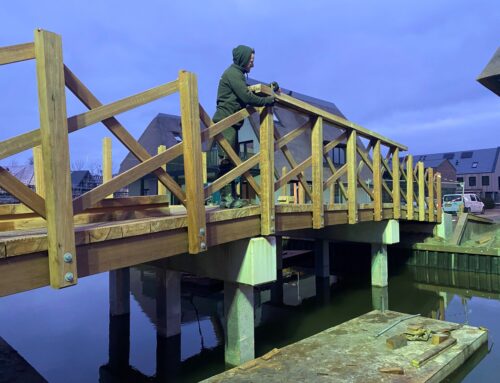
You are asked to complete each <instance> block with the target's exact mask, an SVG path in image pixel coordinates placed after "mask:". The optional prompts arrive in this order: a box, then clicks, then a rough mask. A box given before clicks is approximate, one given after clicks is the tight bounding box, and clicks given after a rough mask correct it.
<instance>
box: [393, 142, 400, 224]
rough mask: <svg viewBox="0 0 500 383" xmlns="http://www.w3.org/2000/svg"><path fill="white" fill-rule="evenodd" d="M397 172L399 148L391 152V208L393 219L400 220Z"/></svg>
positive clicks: (398, 172)
mask: <svg viewBox="0 0 500 383" xmlns="http://www.w3.org/2000/svg"><path fill="white" fill-rule="evenodd" d="M400 178H401V175H400V170H399V148H394V150H393V151H392V206H393V212H394V219H399V218H401V195H400V193H401V184H400Z"/></svg>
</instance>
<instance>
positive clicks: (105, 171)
mask: <svg viewBox="0 0 500 383" xmlns="http://www.w3.org/2000/svg"><path fill="white" fill-rule="evenodd" d="M112 158H113V156H112V149H111V137H104V138H103V139H102V183H105V182H109V181H110V180H111V178H113V164H112V161H113V160H112ZM106 198H113V194H110V195H108V196H107V197H106Z"/></svg>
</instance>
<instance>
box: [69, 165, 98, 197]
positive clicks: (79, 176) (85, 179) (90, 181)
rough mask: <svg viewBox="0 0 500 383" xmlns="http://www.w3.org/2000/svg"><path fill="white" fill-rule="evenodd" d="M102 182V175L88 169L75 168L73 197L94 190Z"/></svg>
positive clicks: (72, 177) (72, 183)
mask: <svg viewBox="0 0 500 383" xmlns="http://www.w3.org/2000/svg"><path fill="white" fill-rule="evenodd" d="M100 184H102V176H98V175H93V174H91V173H90V172H89V171H88V170H73V171H72V172H71V189H72V190H73V198H74V197H78V196H80V195H82V194H84V193H86V192H88V191H89V190H92V189H93V188H95V187H96V186H98V185H100Z"/></svg>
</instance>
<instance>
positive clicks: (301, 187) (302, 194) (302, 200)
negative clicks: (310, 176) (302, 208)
mask: <svg viewBox="0 0 500 383" xmlns="http://www.w3.org/2000/svg"><path fill="white" fill-rule="evenodd" d="M298 199H299V204H305V203H306V191H305V189H304V185H302V184H301V183H300V182H299V189H298Z"/></svg>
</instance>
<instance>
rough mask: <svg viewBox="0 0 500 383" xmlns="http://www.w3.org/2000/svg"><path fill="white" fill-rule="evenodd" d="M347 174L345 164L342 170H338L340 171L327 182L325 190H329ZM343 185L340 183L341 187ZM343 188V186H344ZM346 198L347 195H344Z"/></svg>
mask: <svg viewBox="0 0 500 383" xmlns="http://www.w3.org/2000/svg"><path fill="white" fill-rule="evenodd" d="M346 173H347V164H344V165H342V166H341V167H340V168H338V170H337V171H336V172H335V173H333V174H332V175H331V176H330V177H329V178H328V179H327V180H326V182H325V186H324V187H325V189H327V188H329V187H330V186H331V185H334V184H335V182H336V181H337V180H338V179H339V178H340V177H342V176H343V175H344V174H346ZM340 184H341V183H340V182H339V185H340ZM342 186H343V185H342ZM344 197H345V195H344Z"/></svg>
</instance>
